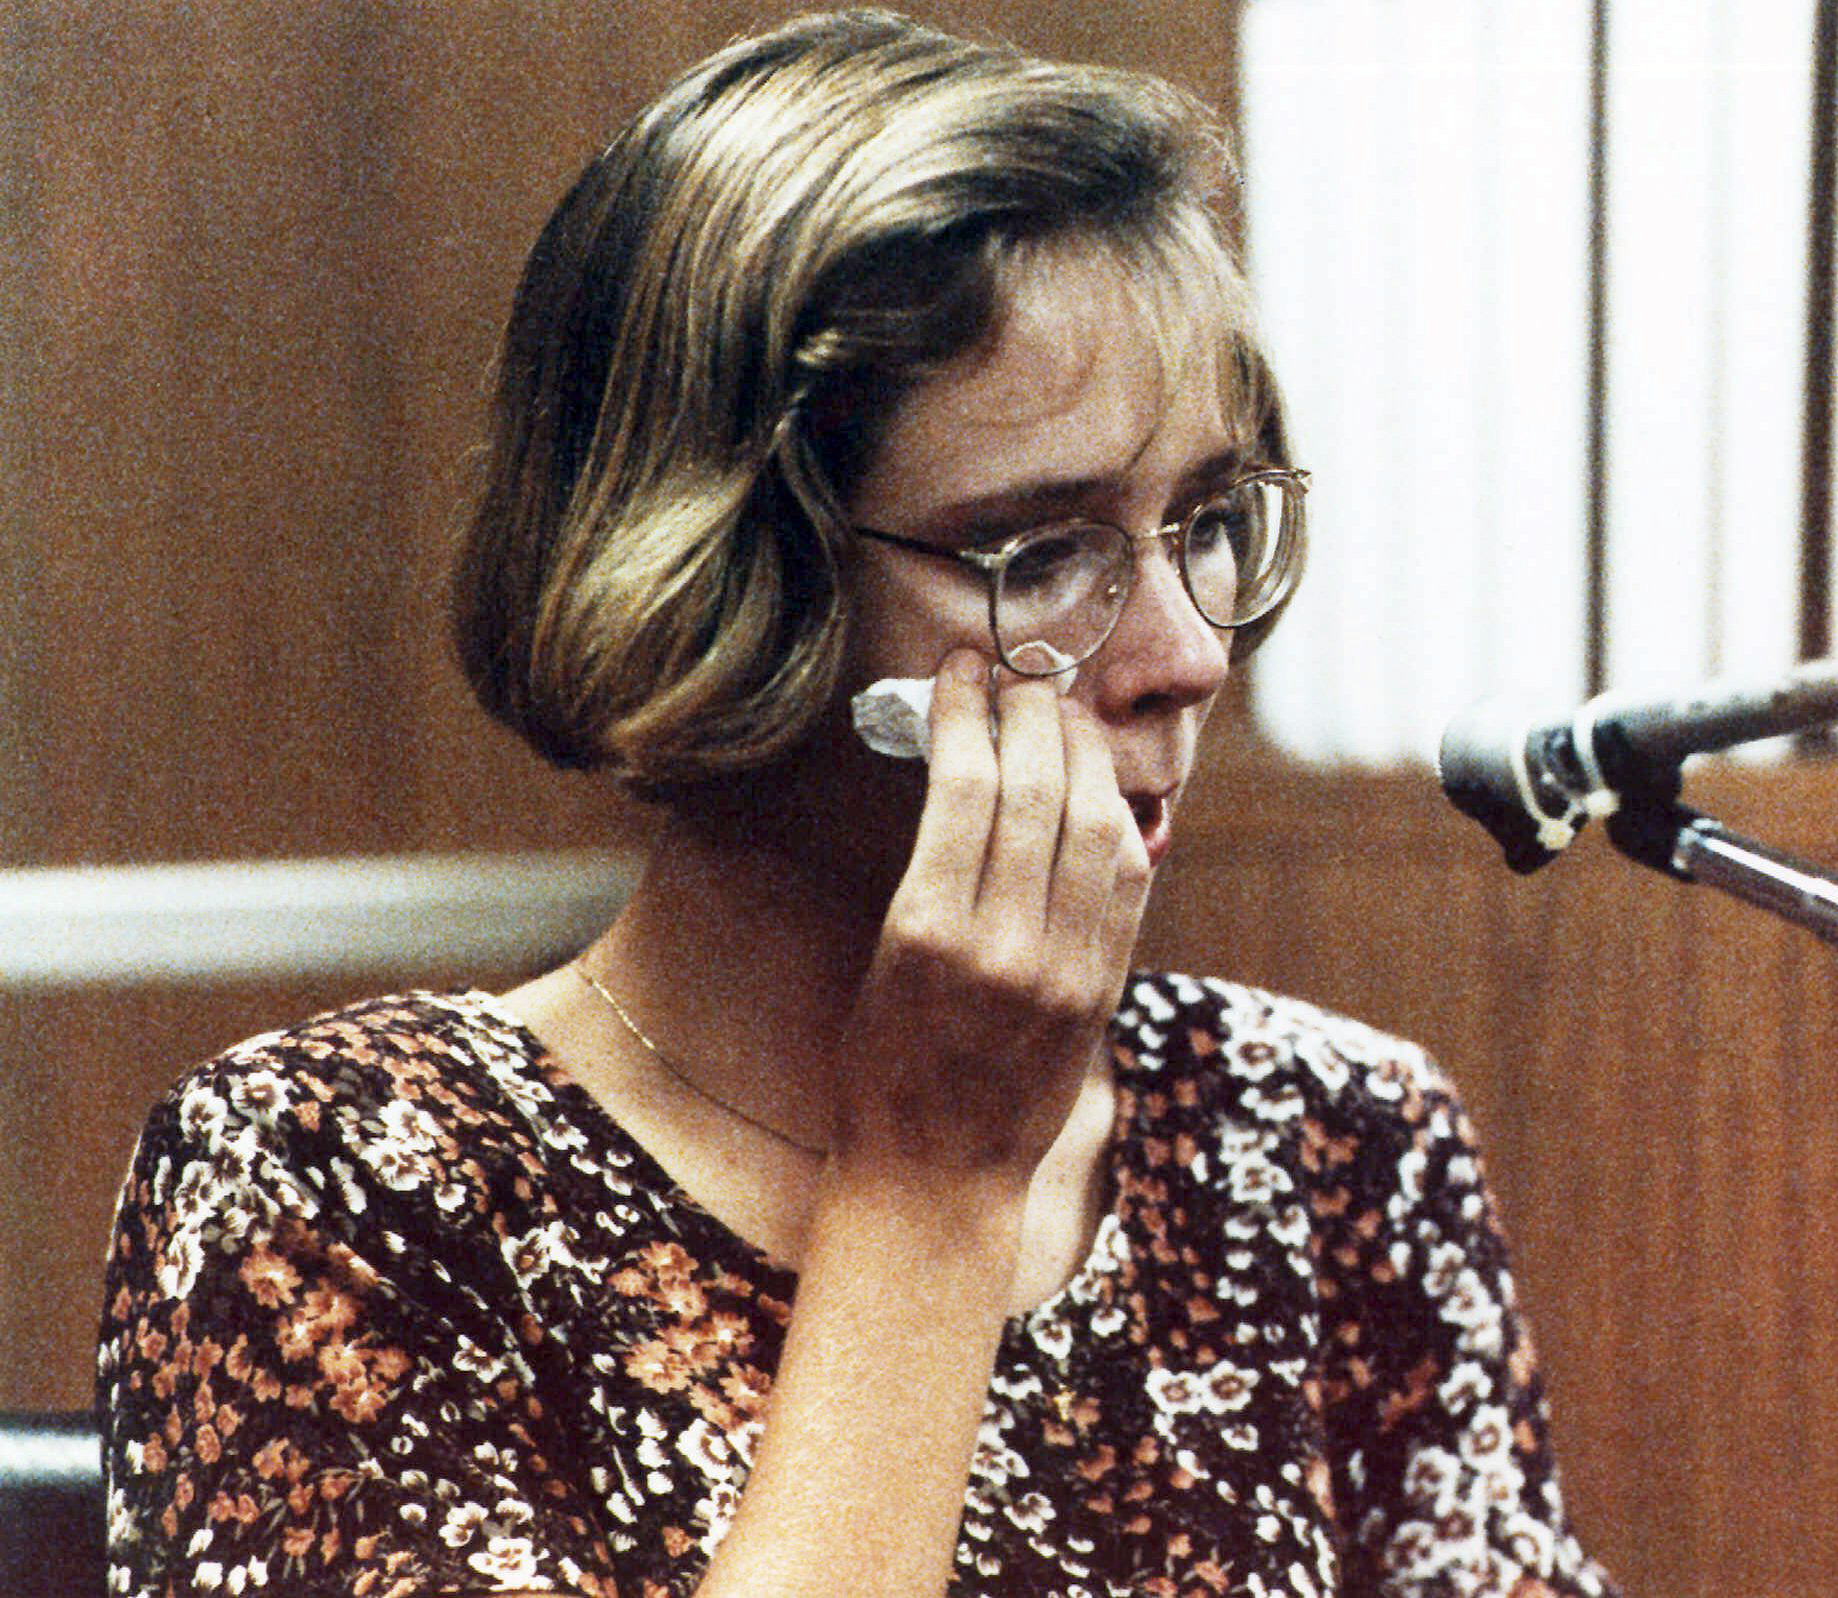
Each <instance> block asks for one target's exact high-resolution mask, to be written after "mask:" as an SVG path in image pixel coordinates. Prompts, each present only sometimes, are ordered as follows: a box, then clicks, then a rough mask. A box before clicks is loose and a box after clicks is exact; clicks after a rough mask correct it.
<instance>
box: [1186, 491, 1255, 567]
mask: <svg viewBox="0 0 1838 1598" xmlns="http://www.w3.org/2000/svg"><path fill="white" fill-rule="evenodd" d="M1251 523H1252V518H1251V513H1250V510H1249V508H1248V507H1247V506H1245V505H1243V504H1239V503H1236V502H1234V501H1232V500H1217V501H1215V502H1214V503H1213V504H1211V505H1209V506H1207V507H1206V508H1205V509H1204V510H1202V511H1201V512H1200V513H1199V514H1198V515H1197V516H1195V517H1194V518H1193V521H1192V523H1191V525H1190V526H1189V528H1188V531H1187V558H1188V559H1189V560H1195V559H1203V558H1205V557H1208V556H1221V555H1230V556H1232V557H1233V558H1234V559H1237V558H1239V557H1241V556H1242V555H1243V554H1244V552H1245V550H1246V549H1248V548H1249V547H1250V546H1251V544H1252V542H1253V539H1252V525H1251Z"/></svg>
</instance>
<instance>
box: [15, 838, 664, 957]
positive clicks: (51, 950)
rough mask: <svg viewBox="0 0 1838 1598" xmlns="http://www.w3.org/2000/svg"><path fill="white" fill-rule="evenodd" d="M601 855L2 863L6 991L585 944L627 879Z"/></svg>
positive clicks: (620, 866) (615, 859)
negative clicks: (65, 865)
mask: <svg viewBox="0 0 1838 1598" xmlns="http://www.w3.org/2000/svg"><path fill="white" fill-rule="evenodd" d="M633 879H634V867H633V864H632V862H631V860H630V859H629V858H627V857H624V856H619V855H612V854H602V853H596V852H551V853H526V854H469V855H391V856H380V857H379V856H357V857H353V858H347V859H327V860H255V861H232V862H223V863H213V864H205V865H162V866H79V867H75V868H71V869H59V870H30V871H4V872H0V987H12V988H55V987H76V986H83V985H87V984H98V983H142V982H196V981H210V980H224V979H232V978H248V977H298V976H318V975H323V974H327V973H333V974H338V973H379V974H384V973H389V972H392V971H398V970H399V971H401V972H403V973H404V974H407V975H413V974H414V973H415V972H417V971H421V970H428V971H435V972H444V973H447V974H449V975H451V974H456V973H460V972H463V971H464V970H465V969H466V968H468V967H474V966H490V965H493V964H499V965H502V964H504V963H506V962H516V961H519V960H528V959H531V958H533V957H536V956H540V955H545V954H559V953H561V952H563V951H565V950H568V949H570V948H573V947H575V946H577V945H579V944H582V943H585V942H586V941H587V940H588V939H590V938H591V937H592V936H593V935H594V934H595V933H596V932H597V931H598V930H599V929H600V928H601V927H602V926H604V925H605V923H606V922H607V921H608V920H610V919H611V918H612V916H613V914H614V913H615V912H616V911H617V909H618V907H619V905H620V904H621V903H622V902H623V901H624V899H625V897H626V895H627V894H628V893H629V892H630V890H631V885H632V882H633Z"/></svg>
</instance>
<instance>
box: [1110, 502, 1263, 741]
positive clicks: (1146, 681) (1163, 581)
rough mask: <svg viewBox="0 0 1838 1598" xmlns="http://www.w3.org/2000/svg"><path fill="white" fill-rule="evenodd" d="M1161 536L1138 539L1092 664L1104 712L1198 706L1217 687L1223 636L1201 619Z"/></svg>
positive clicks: (1227, 652) (1226, 640) (1224, 665)
mask: <svg viewBox="0 0 1838 1598" xmlns="http://www.w3.org/2000/svg"><path fill="white" fill-rule="evenodd" d="M1173 544H1174V540H1173V539H1171V538H1169V537H1167V536H1165V535H1164V536H1162V537H1150V538H1143V539H1140V540H1139V541H1138V542H1137V544H1136V548H1135V559H1136V571H1135V580H1134V582H1133V583H1132V584H1131V587H1130V594H1129V598H1128V599H1127V600H1125V601H1124V605H1123V610H1122V613H1121V614H1120V615H1119V616H1118V617H1117V625H1116V627H1115V628H1114V629H1113V630H1112V632H1111V635H1110V637H1109V638H1107V639H1106V640H1105V641H1104V647H1103V648H1102V649H1101V650H1100V651H1099V652H1098V654H1097V656H1096V658H1095V660H1094V662H1093V664H1094V665H1095V666H1097V667H1098V668H1099V671H1098V675H1099V678H1100V682H1099V684H1098V695H1099V699H1100V701H1101V703H1100V708H1101V709H1102V710H1103V711H1105V712H1107V713H1109V714H1112V715H1118V714H1124V713H1135V714H1142V713H1145V712H1153V711H1155V710H1160V709H1173V710H1183V709H1186V708H1187V707H1188V706H1190V705H1198V704H1203V703H1204V702H1205V701H1206V700H1208V699H1210V698H1211V697H1212V696H1213V695H1214V694H1216V693H1217V692H1218V691H1219V690H1220V688H1221V687H1223V686H1224V684H1225V679H1226V675H1227V673H1228V672H1229V671H1230V668H1231V637H1230V635H1229V634H1227V633H1222V632H1220V631H1219V630H1218V629H1217V628H1216V627H1214V626H1213V625H1212V624H1211V623H1210V622H1209V621H1207V619H1206V618H1205V617H1204V616H1202V615H1201V614H1200V612H1199V610H1198V609H1197V608H1195V606H1194V602H1193V600H1192V598H1191V597H1190V596H1189V595H1188V592H1187V585H1186V584H1185V583H1184V582H1182V581H1181V573H1180V568H1179V566H1178V564H1177V557H1176V555H1175V551H1174V547H1173Z"/></svg>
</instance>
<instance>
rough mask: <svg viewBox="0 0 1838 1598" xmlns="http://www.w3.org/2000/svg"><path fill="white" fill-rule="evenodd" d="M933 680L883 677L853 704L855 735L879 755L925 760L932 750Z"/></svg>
mask: <svg viewBox="0 0 1838 1598" xmlns="http://www.w3.org/2000/svg"><path fill="white" fill-rule="evenodd" d="M934 681H936V679H935V678H932V677H883V678H882V679H881V680H880V681H879V682H877V683H870V684H869V685H868V686H867V687H866V688H864V689H863V690H862V691H861V692H860V693H859V694H857V695H856V696H855V697H854V698H853V699H851V700H850V701H849V713H850V715H851V717H853V719H854V722H855V735H856V736H857V737H858V738H860V739H861V741H862V742H863V743H865V744H866V745H867V746H868V747H869V748H870V749H872V750H873V751H874V752H875V753H876V754H877V755H891V756H892V757H893V758H894V759H895V760H923V759H925V757H926V755H927V753H928V752H929V751H930V749H931V743H932V740H931V731H930V729H931V721H932V684H933V682H934Z"/></svg>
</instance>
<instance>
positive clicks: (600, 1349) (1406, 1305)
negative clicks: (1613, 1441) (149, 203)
mask: <svg viewBox="0 0 1838 1598" xmlns="http://www.w3.org/2000/svg"><path fill="white" fill-rule="evenodd" d="M1111 1040H1112V1051H1113V1056H1114V1061H1115V1071H1116V1077H1117V1082H1118V1088H1119V1092H1118V1101H1119V1105H1118V1126H1117V1135H1116V1137H1115V1139H1114V1144H1113V1150H1112V1155H1111V1168H1110V1198H1111V1202H1110V1205H1109V1208H1108V1213H1107V1214H1106V1215H1105V1218H1104V1220H1103V1222H1102V1224H1101V1225H1100V1227H1099V1229H1098V1233H1097V1236H1096V1239H1095V1241H1094V1243H1093V1246H1092V1249H1091V1253H1090V1255H1089V1257H1088V1258H1087V1260H1086V1261H1085V1263H1084V1265H1083V1267H1082V1268H1081V1269H1080V1270H1079V1271H1078V1272H1077V1274H1076V1275H1075V1277H1074V1278H1073V1279H1072V1280H1071V1281H1070V1282H1069V1283H1068V1284H1067V1285H1066V1286H1065V1287H1064V1288H1063V1289H1062V1290H1061V1291H1060V1292H1059V1293H1057V1294H1056V1295H1055V1296H1054V1297H1053V1298H1051V1299H1050V1300H1049V1301H1047V1302H1046V1303H1044V1304H1042V1305H1041V1306H1039V1307H1038V1308H1037V1309H1035V1310H1033V1311H1032V1312H1030V1313H1028V1314H1026V1315H1024V1316H1020V1317H1017V1318H1015V1319H1013V1320H1011V1321H1010V1322H1009V1323H1008V1325H1007V1328H1006V1331H1005V1334H1004V1337H1003V1340H1002V1344H1001V1348H1000V1352H999V1355H998V1357H997V1361H996V1366H995V1370H994V1372H993V1374H992V1376H991V1379H990V1384H989V1391H988V1395H987V1400H986V1405H985V1410H984V1418H983V1424H982V1430H981V1436H980V1440H979V1443H978V1446H977V1449H976V1454H975V1458H974V1461H973V1464H972V1467H971V1471H970V1476H969V1480H968V1484H967V1488H966V1492H965V1496H964V1517H963V1522H962V1527H961V1530H960V1534H959V1541H958V1546H957V1555H956V1568H955V1573H954V1576H953V1580H952V1592H953V1593H954V1594H956V1595H961V1598H968V1595H973V1594H976V1595H989V1598H1023V1595H1047V1594H1055V1595H1064V1598H1111V1595H1124V1594H1129V1595H1143V1598H1185V1595H1189V1594H1192V1595H1205V1598H1212V1595H1219V1594H1232V1595H1251V1598H1273V1595H1276V1594H1287V1595H1295V1598H1327V1595H1330V1594H1343V1595H1379V1594H1385V1595H1392V1598H1443V1595H1450V1598H1454V1595H1480V1594H1486V1595H1499V1598H1550V1595H1553V1594H1561V1595H1591V1598H1593V1595H1597V1594H1605V1593H1608V1592H1609V1591H1610V1589H1609V1587H1608V1585H1607V1583H1606V1581H1605V1580H1604V1578H1603V1577H1602V1575H1601V1574H1600V1572H1599V1571H1598V1570H1597V1569H1596V1568H1595V1567H1594V1566H1593V1565H1592V1564H1591V1563H1590V1561H1589V1560H1588V1559H1587V1558H1586V1557H1585V1555H1584V1554H1583V1552H1582V1551H1581V1549H1580V1548H1579V1547H1578V1545H1577V1543H1576V1541H1575V1539H1574V1538H1573V1536H1572V1535H1571V1532H1570V1530H1569V1528H1568V1526H1567V1524H1566V1521H1565V1517H1564V1512H1563V1507H1562V1503H1561V1500H1560V1496H1559V1492H1558V1484H1557V1478H1556V1474H1555V1471H1554V1467H1553V1464H1552V1460H1551V1455H1550V1450H1549V1446H1548V1443H1547V1436H1546V1423H1545V1416H1544V1410H1543V1404H1542V1400H1541V1397H1540V1391H1539V1385H1538V1379H1537V1376H1536V1374H1535V1370H1534V1365H1533V1359H1532V1352H1531V1347H1530V1344H1529V1342H1528V1340H1527V1337H1526V1333H1525V1330H1524V1327H1523V1326H1522V1324H1521V1322H1520V1319H1519V1316H1518V1314H1517V1312H1516V1309H1515V1305H1514V1298H1513V1290H1512V1284H1511V1280H1510V1278H1509V1276H1508V1274H1507V1265H1506V1257H1505V1252H1504V1248H1503V1245H1502V1242H1501V1238H1500V1233H1499V1230H1498V1227H1497V1225H1496V1223H1495V1218H1494V1211H1493V1208H1492V1206H1491V1203H1490V1201H1489V1198H1488V1195H1487V1192H1486V1190H1485V1187H1484V1186H1483V1183H1482V1177H1481V1172H1480V1169H1479V1166H1478V1164H1477V1162H1476V1157H1475V1153H1474V1150H1473V1147H1472V1143H1471V1139H1470V1133H1469V1128H1468V1125H1467V1123H1466V1122H1465V1120H1464V1119H1463V1116H1462V1113H1461V1111H1460V1109H1459V1107H1458V1106H1457V1104H1456V1101H1455V1099H1454V1097H1453V1096H1452V1094H1451V1091H1450V1088H1449V1085H1448V1083H1447V1081H1446V1080H1445V1079H1444V1078H1443V1077H1442V1076H1441V1075H1440V1074H1439V1073H1438V1071H1437V1070H1436V1068H1435V1067H1434V1066H1433V1065H1432V1064H1431V1063H1430V1062H1429V1061H1428V1060H1427V1059H1426V1058H1425V1057H1424V1055H1423V1054H1422V1053H1421V1052H1420V1051H1419V1050H1417V1049H1415V1048H1413V1047H1411V1046H1409V1045H1406V1044H1403V1043H1400V1042H1398V1041H1396V1040H1394V1039H1391V1038H1388V1037H1385V1036H1382V1035H1380V1034H1378V1033H1376V1032H1373V1031H1371V1030H1369V1029H1367V1028H1364V1027H1361V1026H1358V1025H1356V1024H1354V1023H1352V1022H1348V1021H1345V1020H1342V1019H1339V1018H1336V1017H1333V1016H1330V1015H1327V1014H1324V1013H1323V1012H1321V1011H1318V1010H1316V1009H1314V1008H1312V1007H1310V1006H1307V1005H1304V1004H1301V1003H1298V1002H1295V1001H1293V1000H1285V999H1280V998H1276V997H1273V996H1271V995H1268V994H1265V993H1261V992H1257V991H1254V990H1250V989H1246V988H1240V987H1233V986H1229V985H1226V984H1223V983H1218V982H1213V981H1194V980H1191V979H1188V978H1185V977H1180V976H1143V977H1138V978H1135V979H1133V980H1132V982H1131V984H1130V987H1129V989H1128V991H1127V993H1126V995H1125V1000H1124V1006H1123V1008H1122V1010H1121V1012H1120V1013H1119V1014H1118V1015H1117V1017H1116V1018H1115V1021H1114V1023H1113V1026H1112V1032H1111ZM795 1290H796V1279H795V1277H794V1276H792V1275H791V1274H790V1273H789V1272H787V1271H786V1270H784V1269H782V1268H780V1267H779V1266H777V1265H775V1264H774V1263H773V1262H772V1261H771V1260H769V1259H767V1258H765V1257H764V1256H762V1255H761V1254H760V1253H759V1252H758V1251H757V1250H755V1249H754V1248H752V1247H751V1246H749V1245H748V1244H747V1243H745V1242H744V1241H742V1240H741V1239H740V1238H738V1237H736V1236H735V1235H734V1234H733V1233H731V1232H730V1231H728V1230H727V1229H726V1228H725V1227H724V1226H722V1225H721V1224H720V1223H719V1222H718V1221H716V1220H715V1219H714V1218H713V1217H712V1216H710V1215H709V1214H708V1213H707V1212H706V1211H705V1210H703V1209H702V1208H700V1207H699V1206H698V1205H697V1204H696V1203H695V1202H694V1201H693V1200H692V1199H690V1198H689V1197H688V1196H687V1195H685V1194H684V1193H683V1192H682V1191H681V1190H680V1189H678V1188H677V1187H676V1186H675V1185H674V1184H673V1183H672V1181H671V1180H670V1178H669V1177H668V1176H666V1175H665V1174H664V1172H663V1171H662V1170H661V1169H660V1168H659V1167H658V1166H657V1165H656V1164H655V1163H654V1162H653V1161H652V1160H651V1158H650V1157H649V1156H648V1155H647V1154H646V1152H645V1151H644V1150H643V1149H642V1148H640V1147H639V1146H638V1145H637V1144H636V1143H634V1142H633V1141H632V1140H631V1139H630V1138H629V1137H628V1136H626V1135H625V1133H623V1132H622V1131H621V1129H620V1128H619V1127H618V1126H617V1125H616V1124H614V1123H613V1122H612V1121H611V1120H610V1119H609V1118H608V1116H607V1115H606V1114H605V1113H604V1112H603V1111H602V1110H601V1108H600V1107H599V1106H598V1105H597V1104H596V1103H595V1102H594V1101H593V1100H592V1099H591V1098H590V1097H589V1096H588V1094H587V1093H586V1092H585V1091H584V1090H583V1089H582V1088H581V1087H580V1086H579V1085H577V1084H576V1083H574V1082H573V1081H572V1080H570V1079H569V1077H568V1076H567V1075H566V1074H565V1073H564V1072H563V1071H562V1070H561V1069H560V1068H559V1067H558V1066H557V1065H556V1063H555V1062H554V1061H553V1060H552V1059H550V1058H549V1057H548V1056H547V1055H546V1054H545V1053H544V1051H543V1049H542V1046H541V1045H540V1044H539V1043H538V1042H537V1040H536V1039H535V1038H534V1037H532V1036H531V1035H530V1034H529V1033H528V1032H527V1031H525V1030H524V1029H523V1028H521V1027H520V1026H519V1025H518V1024H517V1022H516V1021H515V1020H514V1019H512V1018H511V1017H510V1016H508V1015H507V1014H505V1013H504V1012H503V1011H502V1010H501V1009H500V1008H499V1007H498V1006H497V1005H496V1003H495V1001H494V1000H493V999H491V998H490V997H489V996H487V995H484V994H479V993H471V994H463V995H445V996H443V995H433V994H411V995H407V996H402V997H395V998H388V999H380V1000H376V1001H373V1002H370V1003H367V1004H363V1005H359V1006H356V1007H354V1008H351V1009H348V1010H345V1011H342V1012H339V1013H336V1014H333V1015H328V1016H324V1017H321V1018H319V1019H317V1020H315V1021H312V1022H309V1023H307V1024H305V1025H303V1026H301V1027H299V1028H297V1029H294V1030H291V1031H288V1032H281V1033H274V1034H270V1035H268V1036H264V1037H260V1038H256V1039H253V1040H252V1041H250V1042H248V1043H246V1044H243V1045H242V1046H241V1047H239V1048H237V1049H234V1050H232V1051H231V1052H229V1053H227V1054H225V1055H223V1056H222V1057H220V1058H219V1059H217V1060H215V1061H213V1062H211V1063H209V1064H207V1065H205V1066H203V1067H200V1068H199V1069H197V1070H195V1071H193V1072H192V1073H190V1074H189V1075H188V1076H186V1077H185V1078H184V1079H182V1080H181V1081H180V1082H179V1083H178V1084H177V1086H176V1087H175V1088H174V1089H173V1090H172V1092H171V1093H170V1094H169V1095H168V1096H167V1098H166V1099H165V1100H164V1101H163V1102H162V1103H161V1104H160V1105H159V1106H158V1107H157V1108H156V1109H155V1110H154V1112H153V1114H152V1116H151V1118H150V1120H149V1121H148V1124H147V1127H146V1130H145V1132H144V1133H143V1135H142V1138H141V1141H140V1145H139V1148H138V1150H137V1152H136V1156H135V1159H134V1163H133V1166H132V1169H131V1170H130V1172H129V1174H128V1176H127V1179H126V1182H125V1184H124V1186H123V1189H122V1194H121V1201H120V1209H119V1217H118V1224H117V1229H116V1232H115V1236H114V1240H113V1245H112V1249H111V1253H110V1258H109V1269H108V1282H107V1289H106V1302H105V1308H104V1324H103V1330H102V1341H101V1349H100V1378H99V1397H100V1403H101V1408H102V1415H103V1423H104V1433H105V1438H104V1444H105V1446H104V1452H105V1458H106V1463H107V1476H108V1516H109V1534H110V1590H111V1591H112V1592H115V1593H118V1594H131V1595H142V1594H180V1593H183V1594H190V1593H194V1592H202V1593H213V1594H214V1593H229V1594H236V1595H243V1594H258V1593H271V1594H279V1593H288V1594H307V1593H310V1594H320V1593H324V1594H332V1593H339V1594H357V1595H367V1598H407V1595H409V1594H422V1593H456V1592H483V1591H491V1590H494V1589H496V1590H516V1589H521V1588H535V1589H541V1590H547V1589H555V1590H557V1591H562V1592H571V1593H582V1594H595V1595H602V1598H611V1595H613V1594H624V1595H629V1598H656V1595H663V1594H673V1595H674V1594H686V1593H689V1592H691V1591H693V1590H694V1588H695V1587H696V1585H697V1583H698V1581H699V1580H700V1577H701V1574H702V1572H703V1569H704V1567H705V1565H706V1563H707V1560H708V1558H709V1555H710V1553H711V1551H712V1550H713V1548H714V1547H715V1545H716V1544H717V1542H718V1541H719V1540H720V1538H721V1535H722V1533H723V1531H724V1529H725V1528H726V1526H727V1524H728V1522H729V1520H730V1518H731V1516H732V1515H733V1513H734V1510H735V1507H736V1505H737V1503H738V1501H739V1498H740V1494H741V1490H742V1488H743V1486H744V1484H745V1482H746V1477H747V1470H748V1465H749V1462H750V1461H751V1459H752V1457H753V1453H754V1449H755V1447H756V1446H757V1444H758V1441H759V1439H760V1436H761V1433H762V1431H763V1428H764V1426H765V1416H766V1407H767V1401H768V1397H769V1395H770V1392H771V1388H772V1379H773V1372H774V1369H775V1367H776V1364H777V1361H778V1358H779V1352H780V1349H781V1346H782V1343H783V1338H784V1333H785V1327H786V1324H787V1322H788V1320H789V1318H790V1315H791V1304H792V1300H793V1295H794V1293H795ZM872 1490H873V1484H872V1483H866V1484H864V1491H872Z"/></svg>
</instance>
